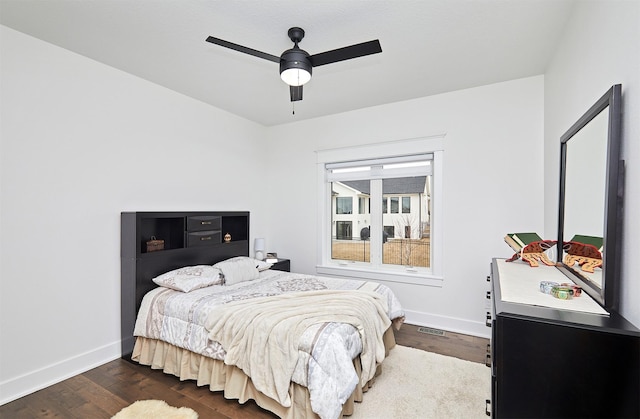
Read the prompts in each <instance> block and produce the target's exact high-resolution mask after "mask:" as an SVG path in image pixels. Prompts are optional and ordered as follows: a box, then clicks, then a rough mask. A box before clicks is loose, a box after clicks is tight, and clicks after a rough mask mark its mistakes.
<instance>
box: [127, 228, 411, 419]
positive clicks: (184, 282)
mask: <svg viewBox="0 0 640 419" xmlns="http://www.w3.org/2000/svg"><path fill="white" fill-rule="evenodd" d="M123 228H124V226H123ZM223 247H224V246H223ZM229 249H231V247H224V252H223V253H216V252H214V253H215V255H213V256H212V253H211V251H208V252H202V249H198V250H197V252H196V251H194V252H196V253H198V255H196V256H193V255H191V256H189V257H185V256H184V255H181V257H180V258H179V259H180V260H179V261H177V260H176V259H175V255H173V256H171V257H169V256H170V254H171V253H172V252H166V254H163V252H157V253H158V254H157V255H153V268H149V267H147V268H144V269H143V268H140V267H138V268H137V269H135V272H136V275H135V281H134V284H133V285H131V284H129V286H128V288H127V289H126V290H125V280H124V279H123V319H124V315H125V309H124V307H125V305H126V306H127V307H128V308H131V305H132V304H131V303H132V301H133V300H131V299H125V293H127V294H130V293H132V292H133V295H136V298H135V310H136V313H137V316H135V327H133V333H131V332H128V333H126V332H125V330H126V329H124V327H123V358H125V359H130V360H132V361H133V362H137V363H139V364H142V365H148V366H150V367H151V368H154V369H161V370H163V371H164V372H165V373H167V374H171V375H175V376H177V377H179V378H180V380H195V381H196V383H197V385H199V386H205V385H206V386H208V387H209V389H210V390H211V391H222V392H224V396H225V398H228V399H237V400H238V401H239V402H240V403H244V402H246V401H247V400H250V399H252V400H255V402H256V403H257V404H258V405H259V406H261V407H262V408H264V409H266V410H269V411H271V412H273V413H274V414H276V415H278V416H279V417H281V418H291V419H293V418H304V417H307V418H314V417H320V418H323V419H324V418H336V417H341V416H343V415H350V414H352V413H353V411H354V402H360V401H362V400H363V393H364V392H365V391H366V390H367V389H368V387H369V386H370V385H372V384H373V382H374V381H375V377H376V376H377V375H378V374H380V373H381V365H382V361H383V359H384V358H385V357H386V355H387V354H388V352H389V350H391V349H392V348H393V346H394V345H395V340H394V336H393V330H392V328H393V327H395V328H399V327H400V325H401V324H402V322H403V320H404V312H403V311H402V308H401V306H400V304H399V302H398V300H397V298H396V297H395V295H394V294H393V292H392V291H391V290H390V289H389V288H388V287H386V286H384V285H382V284H378V283H375V282H369V281H354V280H349V279H343V278H333V277H332V278H326V277H318V276H312V275H303V274H297V273H289V272H283V271H275V270H271V269H268V268H269V266H268V265H267V264H265V263H264V262H261V261H257V260H256V259H253V258H250V257H248V249H247V246H241V247H237V248H236V250H233V251H230V250H229ZM186 252H187V250H186V249H185V252H184V253H186ZM173 253H176V252H173ZM165 255H166V256H167V257H166V258H165ZM138 262H139V260H138ZM123 269H124V260H123ZM123 278H124V276H123ZM154 281H155V282H154ZM319 308H320V309H319ZM123 326H124V320H123ZM128 327H129V326H127V328H128ZM125 334H126V336H125ZM128 344H131V345H132V349H131V350H130V351H128V350H127V349H128V348H127V347H125V345H128ZM128 352H130V356H129V353H128ZM365 402H366V401H365Z"/></svg>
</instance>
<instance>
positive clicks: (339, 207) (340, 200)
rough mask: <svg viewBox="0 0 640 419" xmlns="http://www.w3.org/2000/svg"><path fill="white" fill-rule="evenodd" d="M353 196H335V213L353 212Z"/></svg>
mask: <svg viewBox="0 0 640 419" xmlns="http://www.w3.org/2000/svg"><path fill="white" fill-rule="evenodd" d="M352 206H353V198H351V197H350V196H346V197H343V196H338V197H336V214H351V213H352V212H353V207H352Z"/></svg>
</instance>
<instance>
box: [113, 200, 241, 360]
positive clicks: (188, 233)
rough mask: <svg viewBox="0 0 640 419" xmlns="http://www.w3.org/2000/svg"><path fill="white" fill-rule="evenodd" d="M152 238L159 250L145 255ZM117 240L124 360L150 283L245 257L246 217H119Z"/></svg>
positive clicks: (186, 214) (134, 214) (137, 214)
mask: <svg viewBox="0 0 640 419" xmlns="http://www.w3.org/2000/svg"><path fill="white" fill-rule="evenodd" d="M194 221H197V223H194ZM200 225H201V226H200ZM203 233H206V234H204V235H203ZM226 233H229V234H230V235H231V240H230V241H229V242H225V241H224V240H223V237H224V235H225V234H226ZM152 236H153V237H154V238H156V239H158V240H163V241H164V243H163V245H164V248H163V249H162V250H156V251H152V252H151V251H147V248H146V243H147V241H149V240H151V239H152ZM205 238H206V241H205V240H204V239H205ZM194 239H195V240H194ZM120 240H121V246H120V269H121V278H120V282H121V290H120V295H121V299H120V304H121V309H120V312H121V319H120V324H121V338H122V358H124V359H126V360H128V361H130V360H131V353H132V352H133V346H134V343H135V339H134V337H133V328H134V325H135V321H136V316H137V315H138V311H139V309H140V304H141V302H142V298H143V297H144V295H145V294H146V293H147V292H149V291H151V290H152V289H154V288H156V287H157V285H156V284H155V283H154V282H153V281H152V279H153V278H155V277H156V276H158V275H160V274H163V273H165V272H168V271H171V270H173V269H177V268H181V267H184V266H192V265H213V264H214V263H217V262H220V261H222V260H225V259H228V258H231V257H234V256H248V255H249V212H247V211H232V212H206V211H199V212H123V213H122V214H121V236H120ZM200 240H202V241H200Z"/></svg>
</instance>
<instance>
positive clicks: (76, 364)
mask: <svg viewBox="0 0 640 419" xmlns="http://www.w3.org/2000/svg"><path fill="white" fill-rule="evenodd" d="M120 353H121V350H120V341H117V342H114V343H111V344H108V345H105V346H102V347H100V348H96V349H94V350H92V351H89V352H85V353H83V354H79V355H77V356H74V357H72V358H68V359H65V360H63V361H60V362H58V363H55V364H52V365H49V366H46V367H44V368H40V369H39V370H36V371H32V372H29V373H27V374H23V375H21V376H19V377H15V378H12V379H9V380H6V381H3V382H1V383H0V406H1V405H3V404H6V403H9V402H11V401H13V400H16V399H19V398H20V397H23V396H26V395H27V394H31V393H34V392H36V391H38V390H42V389H43V388H45V387H49V386H50V385H52V384H56V383H59V382H61V381H64V380H66V379H67V378H71V377H73V376H75V375H78V374H82V373H83V372H86V371H89V370H90V369H92V368H95V367H97V366H100V365H102V364H106V363H107V362H110V361H113V360H114V359H117V358H120Z"/></svg>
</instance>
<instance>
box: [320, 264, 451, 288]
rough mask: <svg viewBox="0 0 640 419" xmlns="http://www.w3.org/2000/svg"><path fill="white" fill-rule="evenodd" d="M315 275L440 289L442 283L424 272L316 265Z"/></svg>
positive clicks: (441, 279)
mask: <svg viewBox="0 0 640 419" xmlns="http://www.w3.org/2000/svg"><path fill="white" fill-rule="evenodd" d="M316 273H317V274H318V275H327V276H340V277H346V278H351V279H359V280H373V281H388V282H399V283H403V284H411V285H420V286H425V287H442V284H443V282H444V278H442V277H437V276H433V275H431V274H427V273H424V272H407V271H406V270H404V271H403V270H386V271H385V270H373V269H363V268H362V267H352V266H343V265H318V266H316Z"/></svg>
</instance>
